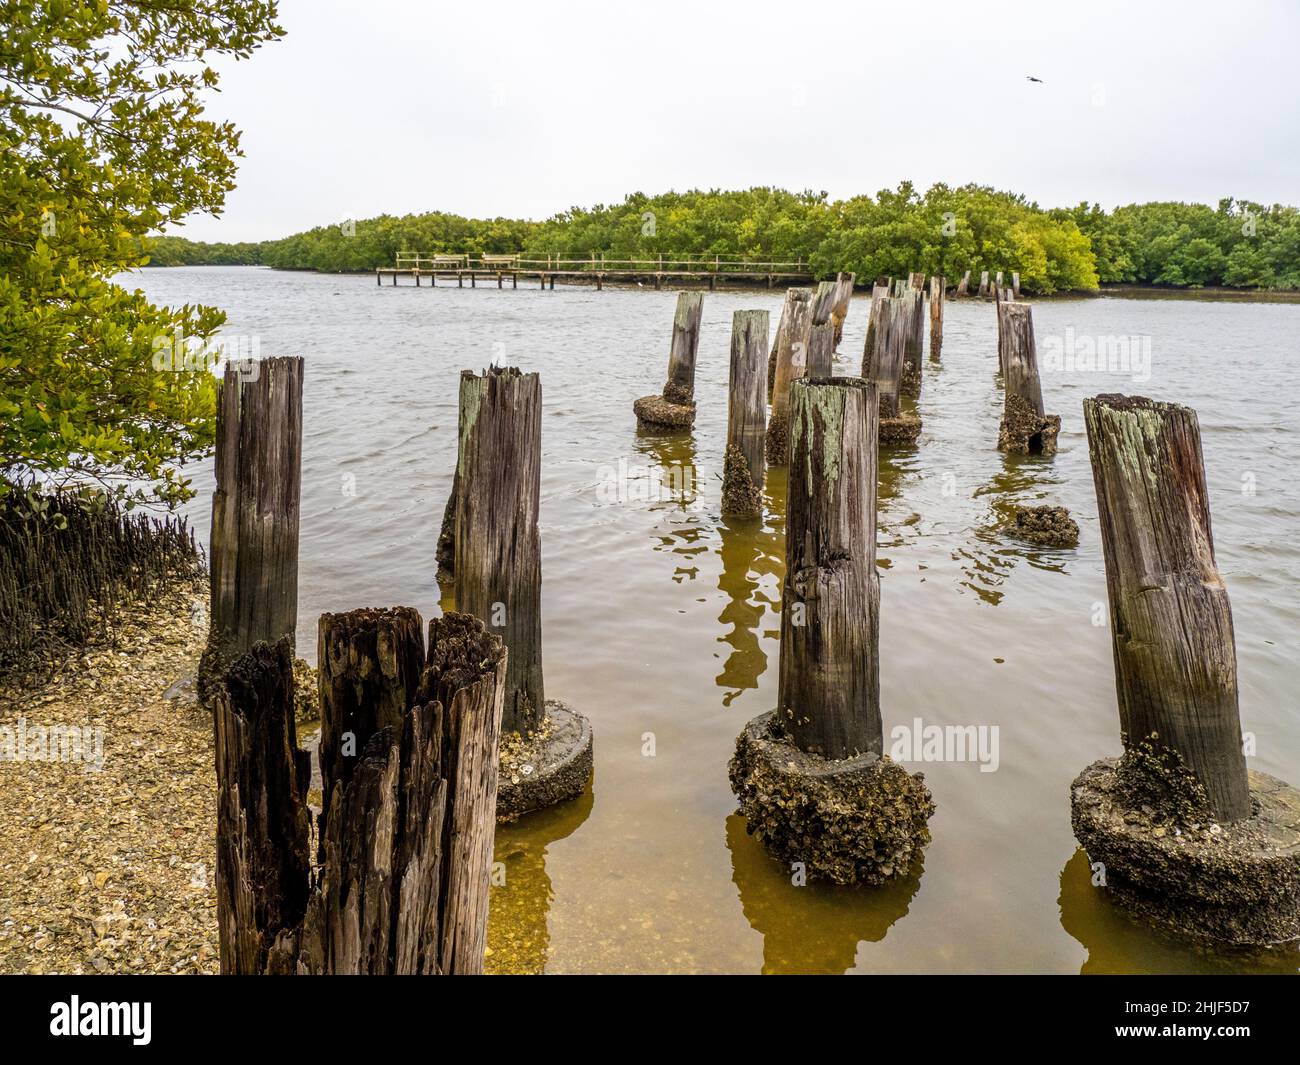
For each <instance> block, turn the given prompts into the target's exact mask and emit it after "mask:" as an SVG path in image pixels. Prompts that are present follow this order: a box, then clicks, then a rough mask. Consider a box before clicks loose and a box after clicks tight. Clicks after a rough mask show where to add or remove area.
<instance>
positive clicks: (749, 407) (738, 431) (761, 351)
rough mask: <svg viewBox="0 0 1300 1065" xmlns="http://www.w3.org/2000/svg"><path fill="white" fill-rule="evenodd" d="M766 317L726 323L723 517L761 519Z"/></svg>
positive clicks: (738, 315) (745, 315)
mask: <svg viewBox="0 0 1300 1065" xmlns="http://www.w3.org/2000/svg"><path fill="white" fill-rule="evenodd" d="M767 334H768V313H767V311H736V312H735V314H734V315H733V316H732V319H731V377H730V387H729V389H728V393H727V449H726V455H725V457H724V462H723V473H722V513H723V514H726V515H728V516H730V517H738V518H753V517H759V516H761V515H762V513H763V491H762V489H763V478H764V473H765V468H764V454H763V449H764V443H765V438H766V435H767Z"/></svg>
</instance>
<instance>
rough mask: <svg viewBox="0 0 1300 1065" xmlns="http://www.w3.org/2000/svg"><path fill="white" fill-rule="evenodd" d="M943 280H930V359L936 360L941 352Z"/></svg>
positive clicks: (937, 278) (938, 278) (934, 278)
mask: <svg viewBox="0 0 1300 1065" xmlns="http://www.w3.org/2000/svg"><path fill="white" fill-rule="evenodd" d="M943 301H944V278H942V277H931V278H930V358H931V359H934V360H936V361H937V360H938V358H939V353H940V352H941V351H942V350H943Z"/></svg>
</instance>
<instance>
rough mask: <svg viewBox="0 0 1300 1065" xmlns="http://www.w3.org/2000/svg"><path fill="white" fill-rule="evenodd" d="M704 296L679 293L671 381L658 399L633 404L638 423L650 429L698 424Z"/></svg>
mask: <svg viewBox="0 0 1300 1065" xmlns="http://www.w3.org/2000/svg"><path fill="white" fill-rule="evenodd" d="M703 313H704V293H702V292H679V293H677V311H676V313H675V314H674V315H673V340H672V347H671V348H670V349H669V352H668V380H667V381H666V382H664V389H663V392H662V393H661V394H660V395H657V396H642V397H641V398H640V399H638V400H637V401H636V402H635V403H633V404H632V410H633V411H634V412H635V413H636V418H637V424H639V425H640V426H642V427H643V428H649V429H689V428H690V427H691V426H692V425H694V424H695V353H696V351H697V349H698V348H699V346H700V318H701V316H702V315H703Z"/></svg>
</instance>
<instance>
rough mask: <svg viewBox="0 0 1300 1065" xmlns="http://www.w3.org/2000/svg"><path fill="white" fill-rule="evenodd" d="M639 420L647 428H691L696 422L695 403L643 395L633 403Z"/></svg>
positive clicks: (633, 408)
mask: <svg viewBox="0 0 1300 1065" xmlns="http://www.w3.org/2000/svg"><path fill="white" fill-rule="evenodd" d="M632 410H633V411H634V412H635V413H636V420H637V422H638V423H639V424H640V425H641V426H642V427H643V428H646V429H689V428H690V427H691V426H692V425H694V424H695V403H694V402H693V401H690V402H686V403H673V402H671V401H669V400H667V399H664V397H663V396H642V397H641V398H640V399H638V400H637V401H636V402H635V403H633V404H632Z"/></svg>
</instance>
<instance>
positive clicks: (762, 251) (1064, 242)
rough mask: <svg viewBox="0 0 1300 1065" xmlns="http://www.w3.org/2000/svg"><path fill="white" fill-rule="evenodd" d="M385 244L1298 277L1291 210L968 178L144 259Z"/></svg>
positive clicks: (280, 256)
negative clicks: (957, 182) (1066, 201)
mask: <svg viewBox="0 0 1300 1065" xmlns="http://www.w3.org/2000/svg"><path fill="white" fill-rule="evenodd" d="M399 252H405V253H411V252H418V253H419V254H421V255H428V254H431V253H433V252H455V253H458V254H469V255H480V254H483V253H507V252H521V253H523V255H524V256H525V257H526V258H534V259H536V258H541V259H545V258H546V257H547V256H559V257H560V258H564V259H587V260H589V259H590V258H591V257H592V256H593V255H594V256H600V255H604V256H605V257H606V258H608V259H657V258H658V257H660V256H663V257H664V258H665V259H681V258H694V259H706V258H713V257H715V256H717V257H720V258H723V259H732V260H735V259H744V260H751V261H767V262H798V261H802V262H804V263H806V264H808V265H809V266H810V267H811V269H812V270H813V271H814V272H815V273H816V274H818V275H819V276H829V275H831V274H833V273H834V272H835V271H836V270H852V271H854V272H855V273H857V275H858V277H859V278H861V279H867V278H872V277H876V276H881V275H893V276H898V275H900V274H905V273H907V272H908V271H909V270H923V271H925V272H927V273H942V274H944V275H946V276H947V277H948V278H950V279H953V280H954V281H955V279H957V278H959V277H961V275H962V274H963V273H964V272H965V271H966V270H970V271H971V272H972V276H973V277H974V278H978V276H979V274H980V272H981V271H982V270H989V271H991V272H996V271H998V270H1003V271H1007V272H1010V271H1012V270H1017V271H1019V273H1020V277H1021V284H1022V286H1023V287H1024V288H1025V289H1026V290H1027V291H1029V292H1033V293H1040V294H1047V293H1052V292H1060V291H1080V290H1083V291H1086V290H1090V289H1095V288H1097V286H1098V284H1099V283H1104V282H1133V283H1140V284H1157V285H1179V286H1187V285H1231V286H1240V287H1262V288H1281V289H1297V288H1300V212H1298V211H1297V210H1296V209H1295V208H1293V207H1284V206H1273V207H1264V206H1262V205H1259V204H1253V203H1248V202H1245V201H1234V200H1222V201H1220V203H1219V204H1218V206H1217V207H1209V206H1207V205H1204V204H1184V203H1147V204H1133V205H1130V206H1127V207H1119V208H1117V209H1115V210H1114V211H1111V212H1106V211H1104V210H1102V209H1101V208H1100V207H1099V206H1096V205H1090V204H1080V205H1079V206H1077V207H1074V208H1061V209H1052V210H1044V209H1042V208H1040V207H1039V206H1038V205H1037V204H1034V203H1032V202H1030V201H1028V200H1026V199H1025V198H1024V197H1023V196H1018V195H1015V194H1013V193H1009V192H1000V191H998V190H996V189H992V188H988V187H985V186H979V185H963V186H961V187H959V188H951V187H949V186H947V185H934V186H932V187H931V188H930V189H929V190H927V191H926V192H924V193H922V192H920V191H918V190H917V189H915V188H914V187H913V186H912V185H911V183H910V182H904V183H903V184H902V185H900V186H899V187H898V188H897V189H886V190H882V191H881V192H879V193H877V194H876V195H875V196H874V197H873V196H855V197H852V198H850V199H847V200H835V201H832V200H829V199H828V198H827V195H826V194H825V193H815V192H802V193H792V192H787V191H785V190H782V189H770V188H754V189H746V190H743V191H734V192H726V191H720V190H712V191H708V192H703V191H691V192H683V193H677V192H669V193H664V194H662V195H658V196H647V195H645V194H643V193H639V192H638V193H633V194H632V195H630V196H628V197H627V198H626V199H625V200H624V201H623V202H622V203H621V204H615V205H610V206H606V205H598V206H595V207H591V208H583V207H574V208H572V209H570V210H568V211H565V212H563V213H561V214H558V215H556V216H554V217H553V218H549V219H547V220H546V221H543V222H529V221H520V220H512V219H506V218H494V219H485V220H479V219H471V218H464V217H461V216H459V215H453V214H445V213H443V212H439V211H435V212H430V213H428V214H421V215H406V216H403V217H400V218H399V217H394V216H391V215H383V216H380V217H378V218H372V219H367V220H364V221H354V222H353V221H346V220H340V222H338V223H336V224H334V225H330V226H321V227H318V228H316V229H312V230H309V231H307V232H305V233H297V234H294V235H293V236H290V237H285V238H283V239H281V240H273V241H265V242H263V243H260V244H200V243H196V242H192V241H188V240H184V239H182V238H177V237H160V238H156V240H155V241H154V243H153V245H152V248H151V254H152V255H153V262H154V263H155V264H158V265H175V264H180V263H188V264H195V265H207V264H220V263H249V264H253V263H260V264H264V265H267V266H273V267H279V268H283V269H302V270H319V271H329V272H335V271H352V270H370V269H373V268H374V267H376V266H387V265H391V264H392V263H393V261H394V258H395V256H396V255H397V254H398V253H399Z"/></svg>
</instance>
